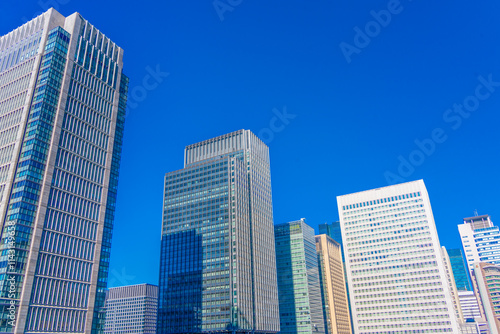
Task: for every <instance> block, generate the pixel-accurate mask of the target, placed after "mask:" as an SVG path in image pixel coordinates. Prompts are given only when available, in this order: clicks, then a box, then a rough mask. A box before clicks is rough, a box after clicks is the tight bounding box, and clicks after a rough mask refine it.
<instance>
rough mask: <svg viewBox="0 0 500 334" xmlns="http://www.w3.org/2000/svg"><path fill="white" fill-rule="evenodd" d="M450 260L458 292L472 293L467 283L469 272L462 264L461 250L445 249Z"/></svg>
mask: <svg viewBox="0 0 500 334" xmlns="http://www.w3.org/2000/svg"><path fill="white" fill-rule="evenodd" d="M447 251H448V256H449V258H450V263H451V268H452V270H453V276H454V277H455V284H456V286H457V290H458V291H472V290H471V286H470V281H469V270H468V269H467V266H466V265H465V262H464V257H463V254H462V250H461V249H458V248H452V249H447Z"/></svg>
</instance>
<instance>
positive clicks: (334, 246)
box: [316, 234, 352, 334]
mask: <svg viewBox="0 0 500 334" xmlns="http://www.w3.org/2000/svg"><path fill="white" fill-rule="evenodd" d="M316 251H317V252H318V262H319V269H320V273H319V277H320V285H321V297H322V300H323V317H324V318H325V333H327V334H351V333H352V331H351V318H350V315H349V302H348V300H347V298H348V297H347V289H346V283H345V275H344V263H343V262H342V247H341V246H340V244H339V243H338V242H336V241H334V240H333V239H332V238H330V237H329V236H328V235H326V234H320V235H317V236H316Z"/></svg>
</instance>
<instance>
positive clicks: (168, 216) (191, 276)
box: [158, 130, 280, 333]
mask: <svg viewBox="0 0 500 334" xmlns="http://www.w3.org/2000/svg"><path fill="white" fill-rule="evenodd" d="M164 186H165V196H164V206H163V227H162V238H161V262H160V284H159V311H158V332H159V333H187V332H216V331H217V332H234V331H238V332H256V333H276V332H278V331H279V329H280V328H279V311H278V307H279V304H278V289H277V278H276V259H275V256H274V254H275V249H274V226H273V212H272V199H271V175H270V166H269V149H268V147H267V146H266V145H265V144H264V143H263V142H262V141H261V140H260V139H258V138H257V137H256V136H255V135H254V134H253V133H252V132H250V131H249V130H240V131H236V132H232V133H229V134H226V135H223V136H219V137H216V138H212V139H209V140H206V141H203V142H200V143H197V144H193V145H189V146H187V147H186V149H185V152H184V168H183V169H181V170H178V171H175V172H171V173H167V174H166V175H165V184H164Z"/></svg>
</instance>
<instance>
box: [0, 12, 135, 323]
mask: <svg viewBox="0 0 500 334" xmlns="http://www.w3.org/2000/svg"><path fill="white" fill-rule="evenodd" d="M122 58H123V50H122V49H121V48H120V47H118V46H117V45H116V44H115V43H113V41H111V40H110V39H109V38H108V37H106V36H105V35H104V34H103V33H102V32H100V31H99V30H98V29H97V28H95V27H94V26H93V25H92V24H90V23H89V22H88V21H86V20H85V19H84V18H83V17H82V16H81V15H80V14H78V13H74V14H72V15H70V16H68V17H64V16H63V15H61V14H59V13H58V12H57V11H55V10H53V9H50V10H48V11H47V12H45V13H43V14H41V15H40V16H38V17H36V18H34V19H33V20H31V21H29V22H27V23H26V24H24V25H22V26H21V27H19V28H17V29H16V30H14V31H12V32H10V33H8V34H7V35H4V36H2V37H0V217H1V218H0V219H1V227H2V240H1V244H0V249H1V254H2V255H1V261H0V303H1V308H2V312H1V315H0V332H8V333H12V332H14V333H35V332H37V333H62V332H68V333H98V332H99V331H101V330H102V328H103V325H104V323H103V321H104V319H103V318H102V316H103V314H104V310H103V306H104V299H105V289H106V282H107V275H108V274H107V273H108V266H109V257H110V247H111V233H112V229H113V219H114V210H115V209H114V208H115V202H116V193H117V182H118V170H119V163H120V154H121V145H122V136H123V124H124V116H125V105H126V101H127V87H128V79H127V77H126V76H125V75H123V74H122V67H123V62H122Z"/></svg>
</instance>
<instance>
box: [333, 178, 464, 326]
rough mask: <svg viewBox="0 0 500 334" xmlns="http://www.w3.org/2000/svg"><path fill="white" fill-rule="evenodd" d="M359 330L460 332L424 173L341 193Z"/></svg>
mask: <svg viewBox="0 0 500 334" xmlns="http://www.w3.org/2000/svg"><path fill="white" fill-rule="evenodd" d="M337 204H338V210H339V216H340V224H341V228H342V239H343V241H344V255H345V264H346V270H347V278H348V286H349V292H350V295H349V297H350V302H351V309H352V316H353V323H354V332H355V333H356V334H362V333H387V334H389V333H395V332H406V333H458V332H459V328H458V320H457V318H456V315H455V312H454V308H453V303H452V299H451V293H450V288H449V285H448V282H447V278H446V271H445V268H444V264H443V258H442V255H441V249H440V245H439V239H438V235H437V231H436V226H435V223H434V217H433V214H432V209H431V204H430V201H429V196H428V194H427V190H426V188H425V185H424V182H423V181H422V180H419V181H414V182H408V183H403V184H398V185H393V186H389V187H384V188H378V189H373V190H368V191H363V192H359V193H354V194H349V195H344V196H339V197H337Z"/></svg>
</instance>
